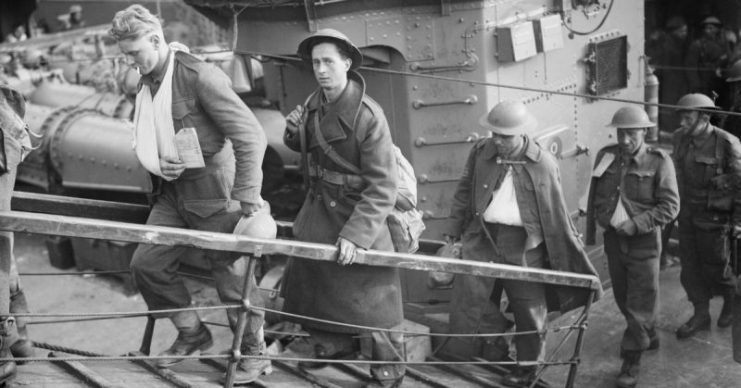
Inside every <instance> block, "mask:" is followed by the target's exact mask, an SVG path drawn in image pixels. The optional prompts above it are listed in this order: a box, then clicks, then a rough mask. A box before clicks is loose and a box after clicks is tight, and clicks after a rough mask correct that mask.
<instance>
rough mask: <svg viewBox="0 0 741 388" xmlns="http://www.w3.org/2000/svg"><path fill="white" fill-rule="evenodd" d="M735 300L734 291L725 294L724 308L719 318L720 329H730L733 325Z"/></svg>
mask: <svg viewBox="0 0 741 388" xmlns="http://www.w3.org/2000/svg"><path fill="white" fill-rule="evenodd" d="M733 298H734V292H733V291H731V292H725V293H724V294H723V308H722V309H721V310H720V316H718V327H728V326H731V324H732V323H733Z"/></svg>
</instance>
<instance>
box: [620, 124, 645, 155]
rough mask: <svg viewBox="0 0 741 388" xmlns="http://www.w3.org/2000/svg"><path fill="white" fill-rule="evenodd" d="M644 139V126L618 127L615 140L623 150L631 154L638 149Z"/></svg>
mask: <svg viewBox="0 0 741 388" xmlns="http://www.w3.org/2000/svg"><path fill="white" fill-rule="evenodd" d="M645 139H646V129H645V128H619V129H618V131H617V140H618V144H619V145H620V148H621V149H622V150H623V152H625V153H628V154H632V153H635V152H636V151H638V148H640V147H641V146H642V145H643V142H644V141H645Z"/></svg>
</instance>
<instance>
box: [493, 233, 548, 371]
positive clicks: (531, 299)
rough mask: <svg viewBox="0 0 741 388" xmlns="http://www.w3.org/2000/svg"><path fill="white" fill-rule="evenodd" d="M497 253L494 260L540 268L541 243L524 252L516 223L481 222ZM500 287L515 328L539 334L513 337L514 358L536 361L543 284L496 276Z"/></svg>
mask: <svg viewBox="0 0 741 388" xmlns="http://www.w3.org/2000/svg"><path fill="white" fill-rule="evenodd" d="M485 225H486V228H487V230H488V232H489V235H490V236H491V237H492V239H493V240H494V244H495V245H496V247H497V250H498V252H499V254H498V257H496V258H495V260H494V261H495V262H497V263H500V264H510V265H519V266H523V267H534V268H543V266H544V263H545V259H546V250H545V245H544V244H540V245H538V246H537V247H535V248H533V249H530V250H528V251H527V252H526V251H525V240H526V239H527V232H526V231H525V228H523V227H519V226H509V225H502V224H490V223H485ZM497 281H501V282H502V285H503V286H504V292H506V293H507V298H508V300H509V304H510V308H511V309H512V312H513V314H514V317H515V330H516V331H518V332H523V331H538V332H539V333H534V334H525V335H517V336H515V338H514V341H515V347H516V348H517V360H518V361H540V360H542V359H543V355H544V351H545V341H544V335H543V334H540V333H542V332H543V329H544V328H545V318H546V315H547V314H548V309H547V306H546V297H545V285H544V284H543V283H536V282H527V281H522V280H509V279H497Z"/></svg>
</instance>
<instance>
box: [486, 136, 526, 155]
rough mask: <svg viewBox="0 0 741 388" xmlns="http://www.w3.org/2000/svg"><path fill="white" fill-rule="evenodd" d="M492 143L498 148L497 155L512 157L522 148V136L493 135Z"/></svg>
mask: <svg viewBox="0 0 741 388" xmlns="http://www.w3.org/2000/svg"><path fill="white" fill-rule="evenodd" d="M491 141H492V142H493V143H494V146H496V149H497V154H499V155H502V156H510V155H511V154H512V153H513V152H515V151H517V150H518V149H519V148H520V145H522V136H519V135H500V134H497V133H492V134H491Z"/></svg>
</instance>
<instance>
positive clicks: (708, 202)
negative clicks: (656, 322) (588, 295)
mask: <svg viewBox="0 0 741 388" xmlns="http://www.w3.org/2000/svg"><path fill="white" fill-rule="evenodd" d="M677 105H679V106H681V107H682V108H683V109H681V110H680V111H679V123H680V126H681V127H680V129H679V130H678V131H677V132H676V133H675V137H674V151H673V157H674V165H675V166H676V169H677V181H678V183H679V190H680V191H679V194H680V198H681V203H682V205H681V210H680V213H679V248H680V262H681V264H682V272H681V275H680V280H681V282H682V286H683V287H684V290H685V291H686V292H687V296H688V297H689V300H690V302H692V304H693V306H694V314H693V315H692V318H690V320H689V321H687V323H685V324H684V325H682V326H681V327H680V328H679V329H678V330H677V338H679V339H683V338H688V337H690V336H692V335H693V334H695V333H696V332H698V331H700V330H708V329H710V312H709V303H710V298H712V297H713V295H717V294H720V295H722V296H723V309H722V310H721V312H720V316H719V317H718V327H728V326H729V325H730V324H731V322H732V319H733V316H732V313H731V312H732V307H731V306H732V305H733V296H734V276H733V271H732V268H731V267H730V263H729V255H730V250H729V245H730V243H729V238H730V237H731V236H730V234H731V233H732V230H733V229H734V226H736V227H738V225H741V191H738V190H728V189H727V186H728V182H729V179H732V178H733V176H734V175H735V174H739V173H741V144H740V143H739V140H738V139H737V138H736V137H735V136H733V135H731V134H730V133H728V132H726V131H724V130H722V129H720V128H718V127H715V126H713V125H711V124H710V113H708V110H710V109H717V107H716V106H715V104H714V103H713V101H712V100H711V99H710V98H709V97H707V96H705V95H703V94H688V95H686V96H684V97H682V98H681V99H679V102H677ZM697 109H701V110H697ZM734 234H735V232H734Z"/></svg>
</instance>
